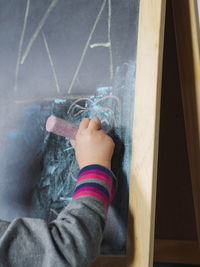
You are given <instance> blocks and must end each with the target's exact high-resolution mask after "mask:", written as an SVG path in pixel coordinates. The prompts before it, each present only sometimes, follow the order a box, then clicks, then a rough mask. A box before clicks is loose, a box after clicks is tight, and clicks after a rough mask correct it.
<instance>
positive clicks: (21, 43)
mask: <svg viewBox="0 0 200 267" xmlns="http://www.w3.org/2000/svg"><path fill="white" fill-rule="evenodd" d="M29 9H30V0H27V3H26V10H25V15H24V24H23V28H22V33H21V38H20V41H19V50H18V55H17V63H16V69H15V85H14V90H15V91H17V89H18V75H19V67H20V60H21V55H22V46H23V42H24V35H25V31H26V26H27V20H28V14H29Z"/></svg>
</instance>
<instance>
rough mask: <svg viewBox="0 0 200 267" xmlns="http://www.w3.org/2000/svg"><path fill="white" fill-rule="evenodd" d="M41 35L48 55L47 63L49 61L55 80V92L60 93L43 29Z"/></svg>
mask: <svg viewBox="0 0 200 267" xmlns="http://www.w3.org/2000/svg"><path fill="white" fill-rule="evenodd" d="M42 37H43V40H44V44H45V48H46V51H47V55H48V58H49V63H50V66H51V70H52V73H53V77H54V80H55V84H56V89H57V92H58V93H60V87H59V83H58V78H57V75H56V70H55V67H54V64H53V60H52V56H51V53H50V50H49V46H48V43H47V39H46V36H45V34H44V32H43V31H42Z"/></svg>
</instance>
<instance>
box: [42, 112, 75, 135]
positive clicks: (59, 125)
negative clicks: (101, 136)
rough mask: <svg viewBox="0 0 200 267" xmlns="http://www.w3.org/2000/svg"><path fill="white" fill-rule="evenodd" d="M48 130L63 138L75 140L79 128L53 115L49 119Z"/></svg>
mask: <svg viewBox="0 0 200 267" xmlns="http://www.w3.org/2000/svg"><path fill="white" fill-rule="evenodd" d="M46 130H47V131H48V132H52V133H54V134H57V135H61V136H63V137H69V138H71V139H75V136H76V133H77V131H78V126H77V125H74V124H72V123H70V122H68V121H65V120H63V119H60V118H58V117H56V116H53V115H52V116H50V117H49V118H48V119H47V122H46Z"/></svg>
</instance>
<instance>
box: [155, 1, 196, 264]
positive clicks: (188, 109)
mask: <svg viewBox="0 0 200 267" xmlns="http://www.w3.org/2000/svg"><path fill="white" fill-rule="evenodd" d="M172 7H173V16H174V25H175V33H176V43H177V54H178V63H179V75H180V83H181V91H182V102H183V112H184V120H185V130H186V141H187V150H188V159H189V165H190V175H191V182H192V192H193V200H194V211H195V218H196V229H197V238H198V240H196V241H195V240H194V241H192V240H191V241H190V240H189V241H187V240H156V242H155V259H156V260H157V261H161V262H174V263H185V264H187V263H188V264H200V23H199V21H198V9H197V0H181V1H177V0H172Z"/></svg>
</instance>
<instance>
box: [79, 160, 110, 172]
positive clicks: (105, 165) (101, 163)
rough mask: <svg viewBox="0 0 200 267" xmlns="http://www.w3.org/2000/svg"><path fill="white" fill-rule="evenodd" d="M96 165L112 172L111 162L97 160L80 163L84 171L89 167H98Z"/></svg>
mask: <svg viewBox="0 0 200 267" xmlns="http://www.w3.org/2000/svg"><path fill="white" fill-rule="evenodd" d="M96 164H97V165H100V166H103V167H105V168H107V169H109V170H111V162H110V161H97V160H95V161H89V162H83V163H80V164H79V168H80V169H82V168H84V167H86V166H88V165H96Z"/></svg>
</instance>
